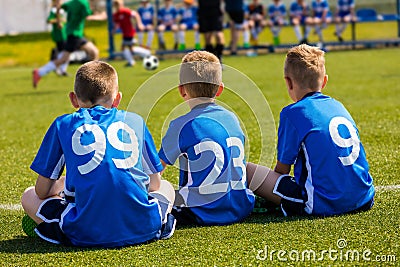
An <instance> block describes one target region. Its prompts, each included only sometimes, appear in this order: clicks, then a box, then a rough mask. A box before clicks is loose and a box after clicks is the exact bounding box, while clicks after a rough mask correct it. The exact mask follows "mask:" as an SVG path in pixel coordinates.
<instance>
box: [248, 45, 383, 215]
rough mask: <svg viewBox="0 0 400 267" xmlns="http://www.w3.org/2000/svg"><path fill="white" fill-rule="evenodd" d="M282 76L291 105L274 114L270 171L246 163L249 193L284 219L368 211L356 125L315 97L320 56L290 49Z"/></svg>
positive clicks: (321, 75) (338, 107)
mask: <svg viewBox="0 0 400 267" xmlns="http://www.w3.org/2000/svg"><path fill="white" fill-rule="evenodd" d="M284 75H285V81H286V87H287V90H288V93H289V96H290V98H291V99H292V100H293V101H294V102H295V103H293V104H291V105H289V106H287V107H285V108H284V109H283V110H282V111H281V114H280V122H279V129H278V149H277V150H278V152H277V164H276V167H275V171H272V170H270V169H269V168H267V167H263V166H259V165H256V164H252V163H248V165H247V174H248V176H247V181H248V183H249V187H250V189H251V190H253V191H254V192H255V194H256V195H259V196H261V197H263V198H265V199H267V200H269V201H272V202H273V203H275V204H277V205H280V207H281V209H282V211H283V213H284V215H285V216H290V215H318V216H331V215H336V214H344V213H349V212H358V211H365V210H369V209H370V208H371V207H372V205H373V204H374V194H375V190H374V186H373V184H372V177H371V175H370V174H369V166H368V163H367V160H366V155H365V151H364V148H363V146H362V144H361V141H360V137H359V134H358V129H357V127H356V124H355V122H354V120H353V118H352V117H351V115H350V114H349V112H348V111H347V110H346V109H345V107H344V106H343V105H342V104H341V103H340V102H338V101H336V100H334V99H333V98H331V97H329V96H326V95H323V94H322V93H321V90H322V89H323V88H324V87H325V85H326V83H327V81H328V76H327V75H326V70H325V58H324V52H323V51H322V50H321V49H319V48H317V47H311V46H308V45H300V46H296V47H294V48H292V49H290V50H289V52H288V53H287V56H286V61H285V67H284ZM291 165H294V177H291V176H289V173H290V170H291Z"/></svg>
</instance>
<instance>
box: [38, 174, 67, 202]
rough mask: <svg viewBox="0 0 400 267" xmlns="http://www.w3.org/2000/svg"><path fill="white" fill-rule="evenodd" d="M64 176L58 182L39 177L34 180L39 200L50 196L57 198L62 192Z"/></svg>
mask: <svg viewBox="0 0 400 267" xmlns="http://www.w3.org/2000/svg"><path fill="white" fill-rule="evenodd" d="M64 186H65V176H62V177H60V179H58V180H53V179H49V178H46V177H44V176H41V175H39V176H38V178H37V180H36V186H35V191H36V194H37V195H38V197H39V198H40V199H46V198H49V197H52V196H57V195H58V194H60V192H61V191H63V190H64Z"/></svg>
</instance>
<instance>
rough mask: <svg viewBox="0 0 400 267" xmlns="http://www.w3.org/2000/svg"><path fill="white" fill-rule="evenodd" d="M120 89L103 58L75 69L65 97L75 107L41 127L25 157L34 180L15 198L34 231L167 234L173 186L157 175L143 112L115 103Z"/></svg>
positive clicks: (49, 236)
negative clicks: (30, 157)
mask: <svg viewBox="0 0 400 267" xmlns="http://www.w3.org/2000/svg"><path fill="white" fill-rule="evenodd" d="M121 96H122V95H121V93H120V92H118V76H117V72H116V71H115V69H114V68H113V67H112V66H111V65H109V64H107V63H105V62H100V61H91V62H88V63H86V64H84V65H82V66H81V67H80V68H79V69H78V71H77V73H76V77H75V85H74V92H71V93H70V95H69V97H70V100H71V103H72V105H73V106H74V107H75V108H79V110H77V111H76V112H74V113H72V114H66V115H63V116H60V117H58V118H57V119H56V120H55V121H54V122H53V123H52V125H51V126H50V128H49V129H48V131H47V133H46V135H45V137H44V140H43V142H42V145H41V146H40V149H39V152H38V154H37V155H36V157H35V160H34V161H33V163H32V165H31V169H32V170H34V171H35V172H36V173H38V174H39V176H38V178H37V181H36V186H35V187H29V188H28V189H27V190H25V192H24V194H23V196H22V200H21V202H22V206H23V208H24V210H25V212H26V213H27V214H28V215H29V216H30V217H31V218H32V219H33V220H34V221H35V222H36V223H37V224H38V225H37V227H36V229H35V232H36V233H37V234H38V235H39V237H41V238H42V239H44V240H46V241H49V242H51V243H55V244H64V245H74V246H84V247H94V246H98V247H120V246H125V245H132V244H138V243H143V242H147V241H150V240H157V239H165V238H169V237H171V236H172V234H173V232H174V229H175V222H176V221H175V218H174V217H173V216H172V215H171V214H170V211H171V209H172V203H173V202H174V197H175V194H174V189H173V187H172V185H171V184H169V183H168V182H167V181H164V180H163V181H162V180H161V176H160V173H159V172H160V171H161V170H162V164H161V162H160V159H159V157H158V155H157V151H156V148H155V146H154V142H153V139H152V136H151V134H150V132H149V130H148V129H147V127H146V125H145V122H144V121H143V119H142V118H141V117H140V116H139V115H137V114H134V113H130V112H126V111H122V110H118V109H117V106H118V105H119V103H120V100H121ZM64 167H66V168H67V172H66V177H64V176H61V174H62V173H63V170H64ZM61 192H63V193H64V194H65V197H61V195H62V194H61ZM149 192H150V193H149ZM25 232H27V233H28V232H29V231H25Z"/></svg>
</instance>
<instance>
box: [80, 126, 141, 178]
mask: <svg viewBox="0 0 400 267" xmlns="http://www.w3.org/2000/svg"><path fill="white" fill-rule="evenodd" d="M120 130H124V131H125V132H126V133H127V134H128V135H129V139H130V143H125V142H122V141H121V140H120V139H119V137H118V132H119V131H120ZM85 132H91V133H92V134H93V137H94V141H93V143H91V144H87V145H83V144H82V143H81V137H82V135H83V133H85ZM107 140H108V142H109V143H110V145H111V146H112V147H114V148H115V149H117V150H119V151H123V152H131V153H130V156H129V157H126V158H122V159H120V158H112V161H113V162H114V164H115V166H116V167H117V168H119V169H129V168H132V167H134V166H135V165H136V163H137V162H138V155H139V143H138V139H137V137H136V134H135V131H134V130H133V129H132V128H130V127H129V126H128V125H127V124H126V123H123V122H122V121H117V122H114V123H112V124H110V126H109V127H108V129H107V133H105V132H103V130H102V129H101V128H100V126H98V125H97V124H84V125H82V126H80V127H78V128H77V129H76V130H75V132H74V134H73V135H72V150H73V151H74V153H75V154H76V155H79V156H81V155H86V154H89V153H92V152H93V151H94V154H93V157H92V158H91V159H90V160H89V161H88V162H87V163H85V164H82V165H79V166H78V170H79V172H80V173H81V174H82V175H84V174H87V173H89V172H91V171H93V170H94V169H96V168H97V167H98V166H99V165H100V163H101V162H102V161H103V159H104V155H105V153H106V145H107V142H106V141H107Z"/></svg>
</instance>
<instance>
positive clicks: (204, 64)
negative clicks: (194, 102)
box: [179, 51, 222, 98]
mask: <svg viewBox="0 0 400 267" xmlns="http://www.w3.org/2000/svg"><path fill="white" fill-rule="evenodd" d="M179 80H180V84H181V85H183V86H184V87H185V89H186V90H187V91H188V93H189V95H190V96H191V97H193V98H196V97H209V98H213V97H215V95H216V94H217V91H218V88H219V86H220V85H221V83H222V69H221V64H220V62H219V59H218V58H217V57H216V56H215V55H214V54H211V53H209V52H206V51H193V52H190V53H188V54H186V55H185V56H184V57H183V59H182V64H181V68H180V73H179Z"/></svg>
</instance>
